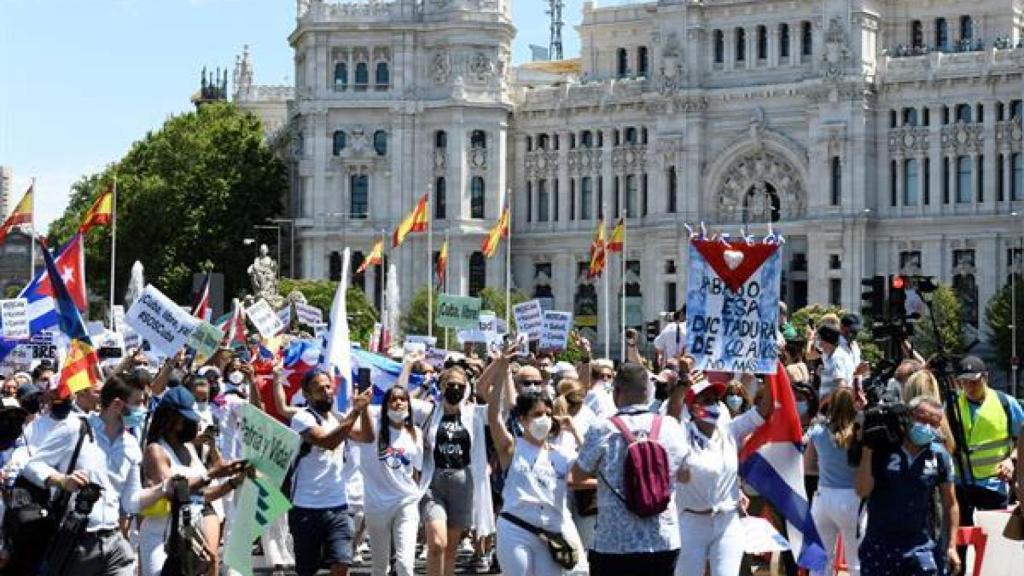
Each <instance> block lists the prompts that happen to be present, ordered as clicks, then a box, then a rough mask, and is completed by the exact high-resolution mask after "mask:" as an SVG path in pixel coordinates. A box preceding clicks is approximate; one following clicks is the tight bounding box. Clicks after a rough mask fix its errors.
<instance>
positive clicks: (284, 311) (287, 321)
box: [277, 306, 292, 330]
mask: <svg viewBox="0 0 1024 576" xmlns="http://www.w3.org/2000/svg"><path fill="white" fill-rule="evenodd" d="M277 317H278V318H279V319H280V320H281V325H282V326H283V328H282V330H286V329H287V328H288V327H289V326H291V325H292V307H291V306H285V307H284V308H281V309H280V310H278V311H277Z"/></svg>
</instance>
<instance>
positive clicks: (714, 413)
mask: <svg viewBox="0 0 1024 576" xmlns="http://www.w3.org/2000/svg"><path fill="white" fill-rule="evenodd" d="M719 416H721V413H720V412H719V411H718V406H715V405H710V406H702V407H701V411H700V421H701V422H706V423H708V424H717V423H718V417H719Z"/></svg>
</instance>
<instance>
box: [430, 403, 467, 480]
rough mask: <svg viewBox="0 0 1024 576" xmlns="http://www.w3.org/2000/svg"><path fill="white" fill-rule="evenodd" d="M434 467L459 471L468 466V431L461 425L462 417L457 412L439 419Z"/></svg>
mask: <svg viewBox="0 0 1024 576" xmlns="http://www.w3.org/2000/svg"><path fill="white" fill-rule="evenodd" d="M434 465H435V466H436V467H437V468H444V469H447V470H461V469H463V468H465V467H466V466H469V430H466V427H465V426H463V425H462V416H461V414H459V413H458V412H456V413H455V414H445V415H443V416H442V417H441V425H440V426H438V427H437V439H436V441H435V442H434Z"/></svg>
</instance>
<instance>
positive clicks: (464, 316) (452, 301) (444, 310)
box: [435, 294, 480, 330]
mask: <svg viewBox="0 0 1024 576" xmlns="http://www.w3.org/2000/svg"><path fill="white" fill-rule="evenodd" d="M479 318H480V299H479V298H473V297H470V296H452V295H451V294H439V295H438V297H437V321H436V322H435V324H437V325H438V326H440V327H441V328H463V329H467V330H468V329H474V328H477V327H478V326H479V324H480V320H479Z"/></svg>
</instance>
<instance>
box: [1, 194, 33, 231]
mask: <svg viewBox="0 0 1024 576" xmlns="http://www.w3.org/2000/svg"><path fill="white" fill-rule="evenodd" d="M33 188H34V186H29V187H28V191H26V192H25V195H24V196H22V197H21V202H18V205H17V206H15V207H14V211H13V212H11V215H10V216H8V217H7V220H4V223H3V224H2V225H0V242H3V241H4V240H6V239H7V234H8V233H10V231H11V230H13V229H14V227H15V226H21V225H22V224H31V223H32V197H33V195H34V194H33V192H32V189H33Z"/></svg>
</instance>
